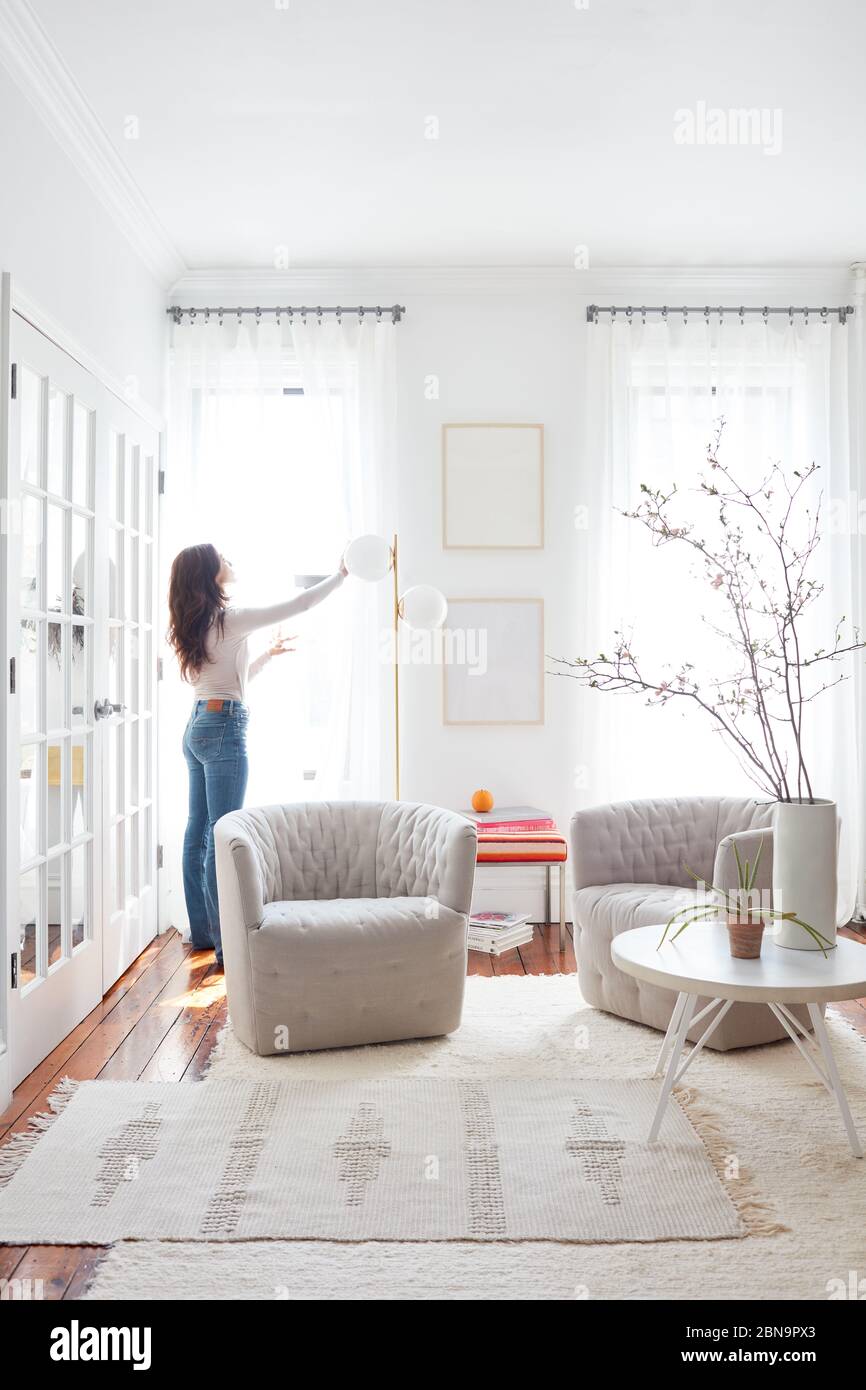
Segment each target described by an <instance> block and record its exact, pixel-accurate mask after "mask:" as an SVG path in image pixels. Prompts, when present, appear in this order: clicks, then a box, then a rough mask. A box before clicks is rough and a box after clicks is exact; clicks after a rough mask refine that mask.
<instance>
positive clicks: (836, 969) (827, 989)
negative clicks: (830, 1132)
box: [610, 922, 866, 1158]
mask: <svg viewBox="0 0 866 1390" xmlns="http://www.w3.org/2000/svg"><path fill="white" fill-rule="evenodd" d="M663 931H664V925H660V926H655V927H636V928H635V929H634V930H633V931H626V932H622V933H621V935H619V936H617V937H615V938H614V940H613V942H612V943H611V948H610V954H611V957H612V959H613V963H614V965H617V966H618V967H619V969H620V970H623V971H625V973H626V975H634V976H635V977H636V979H638V980H646V981H647V982H648V983H650V984H653V985H661V986H662V987H663V988H665V989H675V990H676V991H677V1001H676V1003H675V1005H674V1011H673V1013H672V1014H671V1021H670V1023H669V1024H668V1030H667V1032H666V1033H665V1036H664V1041H663V1043H662V1045H661V1051H660V1052H659V1056H658V1061H657V1062H656V1069H655V1071H654V1072H653V1075H654V1076H658V1075H659V1074H660V1073H661V1071H662V1070H663V1069H664V1073H665V1076H664V1082H663V1085H662V1092H661V1095H660V1097H659V1103H658V1108H657V1110H656V1113H655V1117H654V1119H653V1122H652V1125H651V1126H650V1132H649V1142H650V1143H651V1144H653V1143H655V1141H656V1139H657V1138H658V1134H659V1130H660V1129H661V1124H662V1120H663V1119H664V1114H665V1108H666V1106H667V1102H668V1098H669V1096H670V1093H671V1091H672V1090H673V1088H674V1086H675V1085H676V1084H677V1082H678V1081H679V1080H680V1079H681V1077H682V1075H683V1073H684V1072H685V1071H686V1069H687V1068H688V1067H690V1066H691V1064H692V1062H693V1061H694V1060H695V1058H696V1057H697V1055H698V1053H699V1052H700V1051H701V1050H702V1048H703V1047H704V1045H705V1043H706V1042H707V1041H708V1040H709V1039H710V1038H711V1037H712V1035H713V1033H714V1032H715V1030H716V1028H717V1027H718V1025H719V1024H720V1023H721V1021H722V1019H723V1018H724V1017H725V1014H726V1013H727V1012H728V1010H729V1009H730V1007H731V1005H732V1004H733V1003H735V1002H736V1001H741V1002H742V1003H749V1004H766V1005H767V1007H768V1008H769V1009H770V1010H771V1011H772V1013H773V1014H775V1016H776V1018H777V1019H778V1020H779V1022H780V1023H781V1025H782V1027H783V1028H784V1029H785V1032H786V1033H787V1034H788V1036H789V1037H790V1039H791V1041H792V1042H793V1043H795V1044H796V1046H797V1047H798V1048H799V1050H800V1052H801V1054H802V1056H803V1057H804V1058H805V1060H806V1061H807V1062H808V1064H809V1066H810V1067H811V1068H812V1070H813V1072H814V1073H815V1074H816V1076H817V1077H818V1079H819V1080H820V1081H821V1082H822V1083H823V1084H824V1085H825V1086H826V1088H827V1090H828V1091H829V1092H830V1094H831V1096H833V1098H834V1100H835V1101H836V1104H837V1105H838V1107H839V1113H840V1114H841V1116H842V1120H843V1123H844V1125H845V1130H846V1132H847V1134H848V1142H849V1143H850V1145H851V1152H852V1153H853V1154H854V1156H855V1157H856V1158H862V1157H863V1149H862V1146H861V1144H860V1139H859V1137H858V1135H857V1131H856V1129H855V1128H854V1121H853V1120H852V1119H851V1111H850V1110H849V1109H848V1101H847V1100H846V1098H845V1092H844V1090H843V1089H842V1082H841V1081H840V1079H839V1071H838V1068H837V1066H836V1059H835V1057H834V1056H833V1052H832V1050H831V1047H830V1039H829V1038H828V1037H827V1029H826V1028H825V1026H824V1018H823V1015H822V1013H821V1009H820V1007H819V1006H820V1005H821V1004H829V1003H832V1002H833V1001H834V1000H839V999H860V998H863V997H864V996H866V946H861V945H860V944H859V943H858V942H856V941H848V940H845V939H843V938H840V939H839V940H838V941H837V943H836V945H835V947H834V948H833V949H832V950H828V951H827V955H826V956H824V955H823V954H822V953H821V952H820V951H792V950H789V949H787V948H785V947H782V946H776V945H775V943H774V942H773V940H772V938H771V937H767V936H765V938H764V945H763V950H762V952H761V955H760V957H759V958H758V959H757V960H735V959H734V958H733V956H731V954H730V950H729V948H728V933H727V929H726V927H725V925H724V923H723V922H710V923H706V922H705V923H696V924H695V925H694V926H692V927H689V929H688V931H685V932H683V934H682V936H680V937H679V938H678V939H677V940H676V941H673V942H672V941H670V940H668V941H666V942H665V944H664V945H663V946H662V947H661V948H659V941H660V940H661V936H662V932H663ZM706 995H709V996H711V1002H710V1003H709V1004H707V1005H706V1006H705V1007H704V1008H703V1009H701V1011H700V1013H697V1014H696V1013H695V1005H696V1004H697V1001H698V999H699V997H701V996H706ZM792 1004H805V1005H806V1006H807V1008H808V1010H809V1018H810V1020H811V1022H812V1027H813V1029H814V1037H812V1036H811V1034H809V1033H808V1032H807V1031H806V1029H805V1028H803V1026H802V1024H801V1023H800V1022H799V1020H798V1019H797V1018H796V1016H795V1015H794V1014H793V1013H792V1012H791V1008H790V1006H791V1005H792ZM714 1010H715V1013H714V1012H713V1011H714ZM709 1015H712V1017H711V1018H710V1022H709V1023H708V1025H707V1028H706V1030H705V1032H703V1033H702V1034H701V1036H700V1038H699V1039H698V1041H697V1042H696V1043H695V1045H694V1047H693V1048H692V1050H691V1052H690V1053H689V1054H688V1056H687V1057H686V1058H685V1060H684V1061H683V1062H682V1064H680V1063H681V1057H682V1051H683V1046H684V1044H685V1040H686V1034H687V1033H688V1031H689V1029H690V1028H691V1027H692V1026H693V1025H694V1024H695V1023H697V1022H698V1020H699V1019H702V1018H704V1017H708V1016H709Z"/></svg>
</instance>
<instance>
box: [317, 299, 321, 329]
mask: <svg viewBox="0 0 866 1390" xmlns="http://www.w3.org/2000/svg"><path fill="white" fill-rule="evenodd" d="M316 323H317V324H318V325H319V327H320V328H321V326H322V306H321V304H320V305H319V307H318V309H317V310H316Z"/></svg>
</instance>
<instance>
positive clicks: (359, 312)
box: [358, 304, 364, 323]
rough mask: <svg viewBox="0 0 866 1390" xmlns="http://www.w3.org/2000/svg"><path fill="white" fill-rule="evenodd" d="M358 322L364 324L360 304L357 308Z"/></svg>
mask: <svg viewBox="0 0 866 1390" xmlns="http://www.w3.org/2000/svg"><path fill="white" fill-rule="evenodd" d="M358 322H359V323H363V322H364V306H363V304H360V305H359V306H358Z"/></svg>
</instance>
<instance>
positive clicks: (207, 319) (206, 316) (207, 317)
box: [204, 309, 210, 323]
mask: <svg viewBox="0 0 866 1390" xmlns="http://www.w3.org/2000/svg"><path fill="white" fill-rule="evenodd" d="M204 321H205V323H210V309H205V311H204Z"/></svg>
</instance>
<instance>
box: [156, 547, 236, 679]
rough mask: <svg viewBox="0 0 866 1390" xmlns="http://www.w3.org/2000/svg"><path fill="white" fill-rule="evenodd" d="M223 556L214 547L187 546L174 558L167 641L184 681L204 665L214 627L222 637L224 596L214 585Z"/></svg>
mask: <svg viewBox="0 0 866 1390" xmlns="http://www.w3.org/2000/svg"><path fill="white" fill-rule="evenodd" d="M221 567H222V556H221V555H220V553H219V551H218V550H217V548H216V546H215V545H210V544H207V545H189V546H187V548H186V550H182V551H181V552H180V554H179V555H175V557H174V561H173V563H172V567H171V578H170V580H169V584H168V612H169V623H168V640H169V644H170V645H171V646H172V647H173V648H174V650H175V652H176V653H177V659H178V662H179V663H180V674H181V676H182V677H183V679H184V680H185V681H188V680H192V679H193V678H194V677H195V676H197V675H198V673H199V671H200V670H201V668H202V666H204V664H205V662H206V661H210V657H209V656H208V654H207V651H206V648H205V642H206V640H207V635H208V632H209V631H210V629H211V627H212V626H213V624H214V623H216V624H217V626H218V628H219V631H220V634H222V630H223V625H224V623H225V607H226V595H225V593H224V592H223V589H222V586H221V585H220V584H218V583H217V575H218V574H219V572H220V568H221Z"/></svg>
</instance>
